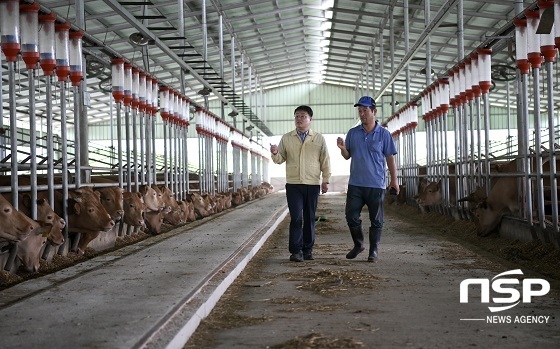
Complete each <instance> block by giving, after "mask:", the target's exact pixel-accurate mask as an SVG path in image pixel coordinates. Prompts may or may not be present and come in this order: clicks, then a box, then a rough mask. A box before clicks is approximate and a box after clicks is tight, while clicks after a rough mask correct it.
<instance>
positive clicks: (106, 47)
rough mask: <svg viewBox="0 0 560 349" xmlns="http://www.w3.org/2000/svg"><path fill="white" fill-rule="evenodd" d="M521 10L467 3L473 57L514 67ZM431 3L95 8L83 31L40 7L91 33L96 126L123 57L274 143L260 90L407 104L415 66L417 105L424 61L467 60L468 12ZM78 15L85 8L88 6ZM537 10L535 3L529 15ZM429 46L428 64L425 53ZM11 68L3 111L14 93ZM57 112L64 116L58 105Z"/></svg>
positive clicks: (64, 7)
mask: <svg viewBox="0 0 560 349" xmlns="http://www.w3.org/2000/svg"><path fill="white" fill-rule="evenodd" d="M516 2H517V1H514V0H508V1H497V0H490V1H488V0H485V1H467V0H465V1H462V4H463V9H462V14H463V16H462V17H461V16H460V18H461V19H462V21H463V23H464V27H463V36H464V53H465V54H468V53H470V52H472V51H474V50H475V49H476V48H477V47H479V46H481V45H483V46H493V47H494V54H493V61H494V62H495V63H500V64H502V65H507V66H510V67H513V66H514V63H513V58H512V46H513V44H514V41H515V40H512V38H511V35H512V31H511V30H512V20H513V18H514V15H515V10H514V8H515V6H514V5H515V3H516ZM405 3H408V11H407V12H408V18H409V23H408V27H409V35H408V44H407V43H406V41H407V40H406V36H405V28H406V27H407V25H405V20H404V18H405V17H404V14H405V11H406V10H405V8H404V4H405ZM428 3H429V4H430V7H429V12H427V11H426V2H424V1H420V0H409V1H402V0H400V1H396V0H392V1H380V0H377V1H376V0H373V1H353V0H346V1H322V0H282V1H278V0H253V1H242V0H207V1H202V0H192V1H168V0H148V1H116V0H86V1H83V7H84V10H85V18H84V22H83V24H82V25H80V23H79V22H80V21H79V20H78V19H77V17H76V6H75V5H74V2H68V1H54V0H45V1H40V4H41V5H42V11H49V10H52V11H54V12H55V13H56V14H57V16H58V20H64V19H66V20H68V21H69V22H70V23H72V25H73V28H74V29H78V28H81V29H83V30H84V31H85V33H86V36H85V38H84V49H83V51H84V54H85V56H86V59H87V61H88V63H87V67H88V68H89V70H88V76H87V81H88V86H89V87H90V88H89V90H88V91H89V92H90V97H91V106H92V109H90V111H89V113H88V118H89V122H90V123H94V122H98V121H102V120H106V119H107V118H108V117H109V115H110V112H111V105H110V104H111V103H110V100H111V96H110V94H109V93H107V92H104V91H102V90H100V87H105V88H107V86H108V85H107V84H108V83H110V74H111V71H110V59H111V58H112V57H113V56H122V57H124V58H126V59H127V60H128V61H130V62H132V63H134V64H135V65H137V66H138V67H140V68H141V69H142V70H144V71H146V72H148V73H150V74H151V75H153V76H155V77H157V78H158V79H159V80H160V81H161V82H163V83H164V84H166V85H168V86H170V87H172V88H173V89H175V90H177V91H182V89H183V88H184V94H185V96H187V97H189V98H190V99H191V100H192V101H194V102H195V103H197V104H199V105H204V98H203V97H202V96H201V95H199V94H198V92H199V91H200V90H202V89H203V88H204V87H206V88H209V89H211V95H210V98H214V97H215V98H219V99H221V100H222V101H223V102H224V103H227V104H228V106H227V107H226V108H225V110H226V114H227V113H229V112H230V111H231V110H237V111H238V112H239V113H241V114H243V115H244V117H245V118H247V119H248V120H250V122H251V123H253V124H254V125H255V126H256V127H257V128H258V129H260V130H261V131H262V133H263V134H267V135H271V134H276V133H277V131H278V130H274V129H273V128H272V129H271V128H270V127H269V125H267V123H265V122H263V121H262V120H261V119H260V118H259V116H258V115H257V112H256V111H257V109H256V108H255V105H254V104H255V103H253V105H252V107H253V110H250V109H249V105H250V103H249V102H248V101H247V100H242V98H241V97H240V96H241V95H242V94H243V92H247V91H248V90H249V89H252V90H254V89H255V85H257V87H258V90H257V91H261V90H266V89H271V88H275V87H279V86H284V85H291V84H298V83H301V82H314V83H321V84H333V85H342V86H348V87H352V88H362V89H364V88H366V91H369V92H370V93H371V94H373V95H374V96H380V95H382V94H384V93H387V91H390V88H393V89H394V90H395V92H396V93H401V94H404V93H406V85H407V81H406V79H405V67H406V66H408V68H409V71H410V77H409V82H408V86H409V87H410V93H411V98H415V97H416V96H417V95H418V94H419V93H420V92H421V91H422V90H423V89H424V88H425V87H426V83H427V81H426V74H425V73H424V72H425V71H426V64H427V61H426V57H429V62H430V64H431V69H432V70H433V76H432V77H438V76H444V75H445V74H446V73H447V71H448V70H449V69H450V68H451V67H453V65H455V64H456V63H457V62H458V61H459V59H460V58H462V57H458V48H457V41H458V40H457V37H458V36H457V31H458V28H460V26H458V22H460V21H459V20H458V15H457V12H458V8H457V4H458V3H460V1H457V0H431V1H429V2H428ZM76 4H78V7H79V5H80V4H82V3H81V2H76ZM530 4H532V2H531V3H529V2H525V6H529V5H530ZM531 6H533V5H531ZM181 9H182V11H181ZM426 13H429V20H427V18H426V17H427V16H426V15H425V14H426ZM205 33H206V34H207V35H205ZM131 35H136V37H137V38H138V37H144V38H146V39H147V41H149V43H148V44H147V45H145V46H139V45H137V44H134V43H133V42H132V40H131ZM205 38H206V40H205ZM428 39H429V42H430V47H431V52H430V53H429V54H427V52H426V47H427V46H426V44H425V42H426V41H427V40H428ZM221 42H223V44H221ZM232 46H233V49H234V52H235V58H234V59H233V60H232V58H231V57H232V56H231V53H232ZM406 47H409V49H408V50H407V49H406ZM221 51H222V52H223V61H222V60H221V55H220V52H221ZM232 61H233V67H235V71H234V72H233V73H232ZM222 62H223V63H222ZM5 63H6V62H5V61H3V65H4V74H3V78H2V80H3V82H2V93H3V98H4V101H6V100H7V91H8V81H7V74H6V73H5V71H6V64H5ZM222 64H223V67H222ZM249 67H250V71H249ZM17 70H18V71H17V78H16V81H17V83H18V84H19V87H18V97H17V98H18V105H19V106H21V108H20V111H21V114H19V116H18V117H19V118H20V119H22V120H25V118H26V116H25V114H26V111H25V103H26V100H27V99H28V96H27V95H28V93H27V92H26V91H27V78H26V76H27V71H26V69H25V65H24V64H23V63H21V64H19V66H18V69H17ZM508 73H511V72H510V71H509V70H508ZM40 74H41V73H40ZM233 75H234V76H235V79H233V78H232V76H233ZM249 75H250V76H249ZM373 76H375V78H373ZM366 81H368V83H366ZM181 82H184V86H183V85H182V83H181ZM495 83H496V85H497V87H498V88H496V91H495V93H493V94H492V96H491V102H493V103H501V104H502V105H503V103H504V100H505V97H504V96H505V88H504V87H505V85H504V84H505V82H503V81H498V80H496V81H495ZM38 90H39V91H40V92H39V93H40V95H39V97H38V99H37V101H38V105H37V109H38V110H40V109H41V108H44V103H45V98H44V84H43V85H41V84H39V86H38ZM41 94H42V97H41ZM54 112H55V115H56V114H57V113H59V108H58V106H57V105H55V110H54Z"/></svg>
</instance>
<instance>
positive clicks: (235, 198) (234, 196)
mask: <svg viewBox="0 0 560 349" xmlns="http://www.w3.org/2000/svg"><path fill="white" fill-rule="evenodd" d="M244 202H245V199H244V198H243V195H242V194H241V193H240V192H239V191H236V192H234V193H231V204H232V205H233V206H239V205H242V204H243V203H244Z"/></svg>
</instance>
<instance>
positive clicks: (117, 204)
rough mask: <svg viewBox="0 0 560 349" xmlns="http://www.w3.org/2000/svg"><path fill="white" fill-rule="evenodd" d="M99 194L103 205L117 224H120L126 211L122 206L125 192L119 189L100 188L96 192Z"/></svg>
mask: <svg viewBox="0 0 560 349" xmlns="http://www.w3.org/2000/svg"><path fill="white" fill-rule="evenodd" d="M95 191H96V192H98V193H99V199H100V200H101V204H102V205H103V207H104V208H105V210H106V211H107V213H109V215H110V216H111V219H112V220H113V221H115V222H119V221H120V220H121V219H122V218H123V214H124V210H123V206H122V202H123V192H124V190H123V189H122V188H119V187H106V188H98V189H96V190H95Z"/></svg>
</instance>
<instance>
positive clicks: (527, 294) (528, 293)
mask: <svg viewBox="0 0 560 349" xmlns="http://www.w3.org/2000/svg"><path fill="white" fill-rule="evenodd" d="M532 285H540V286H541V288H540V290H533V288H532ZM549 291H550V284H549V283H548V281H546V280H544V279H525V280H523V303H531V297H532V296H544V295H545V294H547V293H548V292H549Z"/></svg>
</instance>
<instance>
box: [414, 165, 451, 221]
mask: <svg viewBox="0 0 560 349" xmlns="http://www.w3.org/2000/svg"><path fill="white" fill-rule="evenodd" d="M448 171H449V177H448V178H449V185H448V188H449V206H455V196H456V195H455V190H456V189H455V177H454V174H455V164H450V165H449V166H448ZM419 187H420V191H419V192H418V196H417V198H416V202H417V203H418V205H419V206H420V210H421V211H422V212H426V211H427V209H426V208H427V207H428V206H433V205H440V204H442V203H443V191H442V181H441V180H439V181H437V182H429V181H426V182H423V181H420V183H419Z"/></svg>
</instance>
